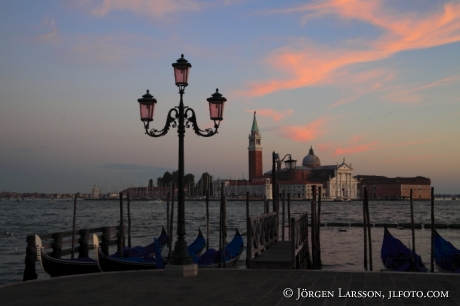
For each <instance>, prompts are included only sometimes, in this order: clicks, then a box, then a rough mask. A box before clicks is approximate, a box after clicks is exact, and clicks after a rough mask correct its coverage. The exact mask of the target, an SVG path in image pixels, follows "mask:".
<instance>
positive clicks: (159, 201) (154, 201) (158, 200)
mask: <svg viewBox="0 0 460 306" xmlns="http://www.w3.org/2000/svg"><path fill="white" fill-rule="evenodd" d="M152 202H153V203H163V200H161V199H156V200H153V201H152Z"/></svg>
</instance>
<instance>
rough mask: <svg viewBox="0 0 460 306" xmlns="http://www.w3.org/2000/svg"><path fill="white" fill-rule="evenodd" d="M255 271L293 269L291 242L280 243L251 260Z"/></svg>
mask: <svg viewBox="0 0 460 306" xmlns="http://www.w3.org/2000/svg"><path fill="white" fill-rule="evenodd" d="M250 267H251V268H254V269H292V257H291V242H290V241H278V242H277V243H275V244H273V245H272V246H271V247H270V248H269V249H267V250H265V252H263V253H260V254H259V256H257V257H255V258H253V259H252V260H251V266H250Z"/></svg>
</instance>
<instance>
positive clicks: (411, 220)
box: [409, 188, 415, 253]
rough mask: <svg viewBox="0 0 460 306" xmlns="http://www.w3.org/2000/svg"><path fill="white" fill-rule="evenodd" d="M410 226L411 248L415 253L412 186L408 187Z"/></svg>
mask: <svg viewBox="0 0 460 306" xmlns="http://www.w3.org/2000/svg"><path fill="white" fill-rule="evenodd" d="M409 199H410V227H411V230H412V250H413V251H414V253H415V230H414V203H413V201H412V188H411V189H410V195H409Z"/></svg>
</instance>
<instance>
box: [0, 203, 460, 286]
mask: <svg viewBox="0 0 460 306" xmlns="http://www.w3.org/2000/svg"><path fill="white" fill-rule="evenodd" d="M175 205H176V207H175V214H176V216H177V201H176V203H175ZM0 208H1V211H2V213H1V214H0V284H5V283H10V282H18V281H22V275H23V271H24V258H25V250H26V236H27V235H30V234H44V233H54V232H61V231H69V230H71V229H72V214H73V201H65V200H58V201H56V202H50V201H49V200H38V199H34V200H30V199H29V200H28V199H26V200H25V201H20V202H17V201H16V200H10V201H8V200H6V199H2V200H1V202H0ZM125 209H126V201H125ZM430 209H431V208H430V202H429V201H423V202H417V201H416V202H414V222H415V223H422V224H429V223H430ZM209 210H210V243H209V245H210V247H214V248H217V247H218V218H219V203H218V202H217V201H211V202H210V209H209ZM286 211H287V210H286ZM369 211H370V219H371V223H374V224H377V223H387V224H389V223H393V224H394V223H410V206H409V202H408V201H371V202H369ZM304 212H308V213H309V212H310V202H309V201H301V202H297V201H295V202H291V214H292V215H296V214H300V213H304ZM262 213H263V203H262V202H261V201H260V202H255V201H252V202H250V214H251V216H257V215H260V214H262ZM126 215H127V214H126V212H125V224H127V221H126V220H127V219H126ZM119 216H120V215H119V202H118V201H83V200H80V201H78V203H77V226H76V227H77V229H81V228H87V227H88V228H93V227H102V226H115V225H118V223H119ZM245 219H246V204H245V201H228V203H227V222H228V236H229V238H228V240H230V239H231V237H232V236H233V234H234V231H235V228H236V227H238V229H239V230H240V232H241V233H246V221H245ZM286 219H287V218H286ZM175 220H176V219H175ZM185 220H186V230H187V238H186V240H187V242H191V241H193V239H194V238H195V236H196V234H197V231H198V228H199V227H200V228H201V229H202V231H203V234H204V235H205V237H206V204H205V202H204V201H197V202H195V201H193V202H192V201H190V202H186V204H185ZM131 222H132V226H131V232H132V245H133V246H135V245H146V244H149V243H151V242H152V240H153V237H156V236H158V235H159V234H160V231H161V225H162V224H163V225H165V226H166V201H165V202H163V203H154V202H151V201H150V202H149V201H132V202H131ZM321 222H322V223H330V222H347V223H360V222H361V223H362V202H361V201H355V202H323V203H322V205H321ZM435 223H443V224H460V201H459V200H456V201H453V200H436V201H435ZM175 225H176V221H175V222H174V236H173V237H174V238H175V236H176V235H175V231H176V227H175ZM346 229H347V231H346V232H339V231H338V229H337V227H332V226H326V227H321V252H322V262H323V269H324V270H337V271H363V270H364V268H363V243H362V241H363V228H362V227H346ZM390 232H391V233H392V234H393V235H394V236H395V237H396V238H398V239H400V240H401V241H402V242H403V243H404V244H406V245H407V246H409V245H410V244H411V241H412V240H411V230H410V228H405V229H402V230H399V229H397V228H390ZM438 232H439V233H440V234H441V235H442V236H443V237H444V238H445V239H447V240H449V241H450V242H452V244H453V245H454V246H456V247H457V248H460V229H439V230H438ZM430 233H431V230H430V229H416V230H415V236H416V251H417V253H418V254H419V255H421V256H422V260H423V261H424V263H425V264H426V265H427V267H429V266H430ZM286 237H287V235H286ZM382 238H383V228H381V227H375V228H372V250H373V256H372V257H373V265H374V271H379V270H381V269H383V265H382V263H381V260H380V248H381V244H382ZM244 240H245V244H246V238H245V239H244ZM173 241H175V239H174V240H173ZM110 251H111V252H112V251H115V247H113V249H111V250H110ZM93 252H94V251H92V250H90V256H91V257H94V253H93ZM245 259H246V254H245V253H243V254H242V256H241V257H240V261H239V262H238V265H237V267H238V268H245ZM36 271H37V274H38V279H45V278H49V276H48V275H47V274H45V273H44V272H43V271H42V270H41V268H40V265H39V264H38V263H37V264H36Z"/></svg>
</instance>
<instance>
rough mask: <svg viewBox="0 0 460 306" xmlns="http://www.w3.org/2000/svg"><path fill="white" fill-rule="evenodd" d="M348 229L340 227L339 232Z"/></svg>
mask: <svg viewBox="0 0 460 306" xmlns="http://www.w3.org/2000/svg"><path fill="white" fill-rule="evenodd" d="M346 231H347V229H345V228H343V227H339V232H346Z"/></svg>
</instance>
